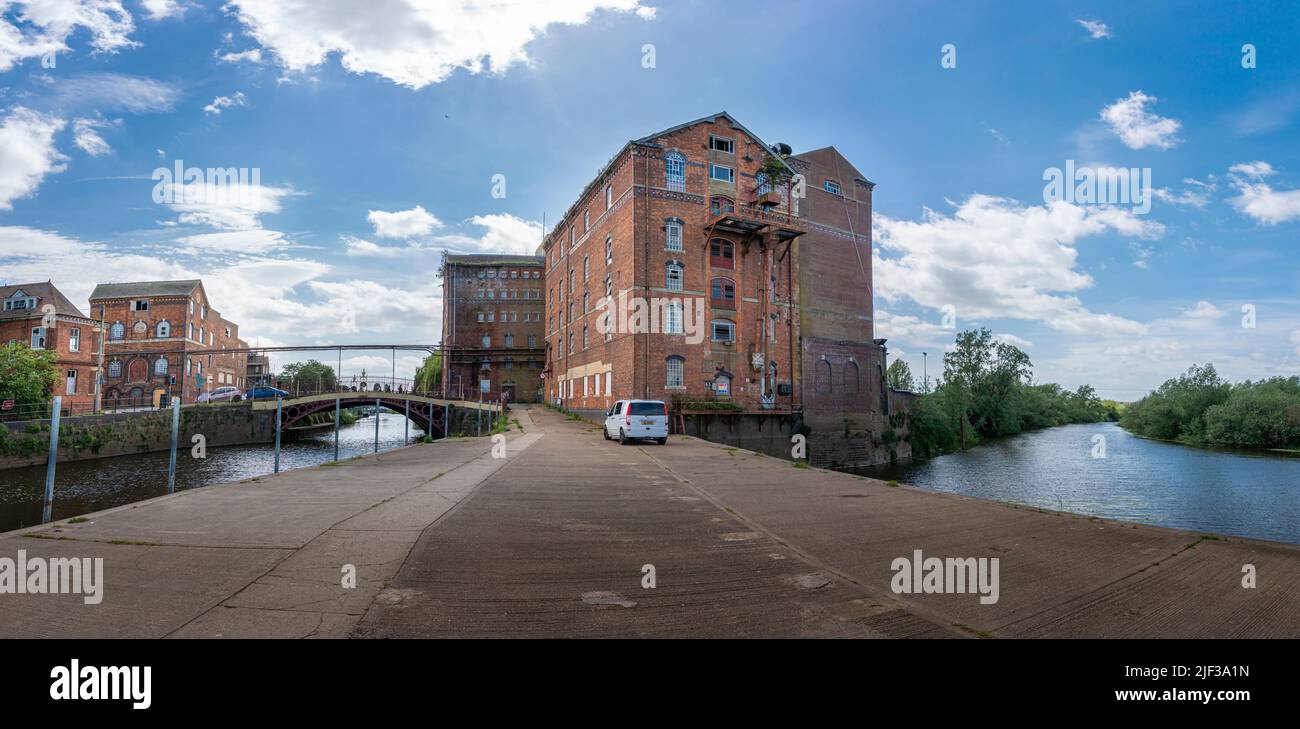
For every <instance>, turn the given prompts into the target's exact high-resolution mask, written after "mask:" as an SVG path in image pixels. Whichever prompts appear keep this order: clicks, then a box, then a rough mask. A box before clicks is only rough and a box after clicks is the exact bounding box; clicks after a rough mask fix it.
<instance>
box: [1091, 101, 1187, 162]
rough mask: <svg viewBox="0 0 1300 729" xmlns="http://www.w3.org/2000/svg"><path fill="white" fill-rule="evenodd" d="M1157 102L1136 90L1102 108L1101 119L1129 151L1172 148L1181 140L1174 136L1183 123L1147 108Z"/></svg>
mask: <svg viewBox="0 0 1300 729" xmlns="http://www.w3.org/2000/svg"><path fill="white" fill-rule="evenodd" d="M1156 101H1158V99H1156V97H1154V96H1147V95H1146V94H1144V93H1142V92H1141V91H1134V92H1132V93H1130V94H1129V95H1128V96H1127V97H1125V98H1123V99H1119V100H1118V101H1116V102H1115V103H1113V104H1111V105H1110V106H1107V107H1106V108H1104V109H1102V110H1101V120H1102V121H1104V122H1106V123H1107V124H1108V125H1110V129H1111V131H1112V132H1114V133H1115V135H1116V136H1118V137H1119V138H1120V140H1121V141H1122V142H1124V145H1125V146H1127V147H1128V148H1129V149H1144V148H1146V147H1155V148H1157V149H1170V148H1172V147H1174V146H1175V145H1177V144H1178V142H1179V141H1180V140H1179V139H1178V138H1177V137H1176V136H1174V135H1176V134H1177V133H1178V130H1179V129H1180V128H1182V124H1181V123H1180V122H1179V121H1177V120H1176V119H1168V118H1166V117H1162V116H1159V115H1157V114H1153V113H1151V112H1150V111H1148V110H1147V107H1148V106H1149V105H1153V104H1155V103H1156Z"/></svg>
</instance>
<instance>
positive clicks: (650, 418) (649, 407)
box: [604, 400, 668, 445]
mask: <svg viewBox="0 0 1300 729" xmlns="http://www.w3.org/2000/svg"><path fill="white" fill-rule="evenodd" d="M604 435H605V440H613V439H614V438H617V439H618V442H619V443H622V444H624V445H626V444H627V443H628V441H630V440H635V439H640V438H644V439H649V440H653V441H654V442H656V443H658V444H659V445H663V444H665V443H667V442H668V405H667V404H666V403H664V401H663V400H619V401H618V402H616V403H614V407H612V408H610V409H609V412H608V413H605V427H604Z"/></svg>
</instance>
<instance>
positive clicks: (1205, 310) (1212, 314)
mask: <svg viewBox="0 0 1300 729" xmlns="http://www.w3.org/2000/svg"><path fill="white" fill-rule="evenodd" d="M1226 315H1227V314H1226V313H1225V312H1224V311H1223V310H1222V309H1220V308H1219V307H1217V306H1215V305H1214V304H1211V303H1210V302H1208V301H1198V302H1196V304H1195V305H1194V306H1192V307H1190V308H1187V309H1183V316H1185V317H1187V318H1188V319H1222V318H1223V317H1224V316H1226Z"/></svg>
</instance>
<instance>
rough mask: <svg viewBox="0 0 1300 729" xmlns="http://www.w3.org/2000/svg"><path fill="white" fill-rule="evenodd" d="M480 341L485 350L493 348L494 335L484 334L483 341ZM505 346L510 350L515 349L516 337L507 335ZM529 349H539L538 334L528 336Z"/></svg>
mask: <svg viewBox="0 0 1300 729" xmlns="http://www.w3.org/2000/svg"><path fill="white" fill-rule="evenodd" d="M480 341H481V343H482V345H483V348H484V349H486V348H488V347H491V346H492V335H491V334H484V335H483V337H482V339H481V340H480ZM505 346H506V348H507V349H509V348H511V347H513V346H515V335H513V334H507V335H505ZM528 348H529V349H536V348H537V335H536V334H529V335H528Z"/></svg>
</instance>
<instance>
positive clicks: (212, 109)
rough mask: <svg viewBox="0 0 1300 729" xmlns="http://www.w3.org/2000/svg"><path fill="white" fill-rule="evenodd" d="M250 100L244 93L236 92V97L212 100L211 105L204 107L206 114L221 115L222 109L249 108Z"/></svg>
mask: <svg viewBox="0 0 1300 729" xmlns="http://www.w3.org/2000/svg"><path fill="white" fill-rule="evenodd" d="M247 105H248V99H247V97H245V96H244V92H242V91H236V92H235V95H234V96H218V97H217V98H215V99H213V100H212V103H211V104H208V105H207V106H205V107H203V113H205V114H220V113H221V110H222V109H229V108H230V107H232V106H247Z"/></svg>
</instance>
